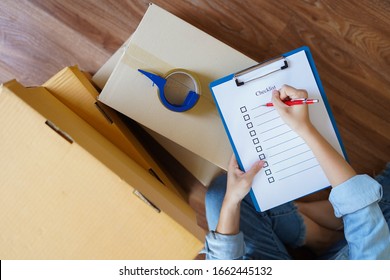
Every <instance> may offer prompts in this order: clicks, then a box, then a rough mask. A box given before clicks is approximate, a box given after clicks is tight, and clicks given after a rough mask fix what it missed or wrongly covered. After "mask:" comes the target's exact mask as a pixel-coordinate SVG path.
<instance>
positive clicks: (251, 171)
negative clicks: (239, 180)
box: [245, 161, 264, 180]
mask: <svg viewBox="0 0 390 280" xmlns="http://www.w3.org/2000/svg"><path fill="white" fill-rule="evenodd" d="M263 165H264V162H263V161H257V162H256V163H255V164H253V165H252V167H251V169H249V170H248V171H247V172H246V173H245V176H246V177H247V179H250V180H253V178H254V177H255V176H256V174H257V173H259V171H260V170H261V169H262V168H263Z"/></svg>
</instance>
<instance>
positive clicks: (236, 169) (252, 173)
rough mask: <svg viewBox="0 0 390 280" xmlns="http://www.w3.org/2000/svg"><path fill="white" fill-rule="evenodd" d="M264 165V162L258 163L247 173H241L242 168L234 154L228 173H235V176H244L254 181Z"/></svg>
mask: <svg viewBox="0 0 390 280" xmlns="http://www.w3.org/2000/svg"><path fill="white" fill-rule="evenodd" d="M263 165H264V162H263V161H257V162H256V163H254V164H253V165H252V167H251V169H249V170H248V171H247V172H243V171H241V169H240V167H239V166H238V163H237V159H236V156H235V155H234V153H233V155H232V157H231V158H230V162H229V167H228V171H229V172H233V173H234V174H237V173H239V174H237V175H242V174H243V175H244V176H245V177H248V179H249V178H250V179H253V177H255V175H256V174H257V173H258V172H259V171H260V170H261V168H262V167H263Z"/></svg>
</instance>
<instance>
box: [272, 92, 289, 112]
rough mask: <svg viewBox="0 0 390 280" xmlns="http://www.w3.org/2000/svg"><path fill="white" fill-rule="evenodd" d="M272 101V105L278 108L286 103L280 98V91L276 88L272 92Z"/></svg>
mask: <svg viewBox="0 0 390 280" xmlns="http://www.w3.org/2000/svg"><path fill="white" fill-rule="evenodd" d="M272 103H273V104H274V106H276V107H279V108H281V107H285V106H286V104H284V102H283V101H282V100H281V99H280V92H279V91H278V90H274V91H273V92H272Z"/></svg>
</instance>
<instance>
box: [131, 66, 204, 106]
mask: <svg viewBox="0 0 390 280" xmlns="http://www.w3.org/2000/svg"><path fill="white" fill-rule="evenodd" d="M138 71H139V72H141V73H142V74H144V75H145V76H147V77H148V78H149V79H151V80H152V82H153V83H154V84H156V85H157V87H158V93H159V97H160V101H161V103H162V104H163V105H164V106H165V107H166V108H168V109H169V110H171V111H174V112H185V111H188V110H189V109H191V108H193V107H194V106H195V104H196V103H197V102H198V100H199V98H200V94H201V93H200V82H199V80H198V78H197V77H196V75H195V74H193V73H192V72H190V71H188V70H186V69H181V68H177V69H173V70H171V71H169V72H167V73H166V74H165V75H164V77H161V76H158V75H156V74H153V73H150V72H147V71H145V70H141V69H138Z"/></svg>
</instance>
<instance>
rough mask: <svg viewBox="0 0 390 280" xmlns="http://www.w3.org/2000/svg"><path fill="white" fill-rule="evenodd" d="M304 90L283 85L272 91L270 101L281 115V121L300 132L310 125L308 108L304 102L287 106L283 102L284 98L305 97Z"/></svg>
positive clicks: (305, 92) (306, 95)
mask: <svg viewBox="0 0 390 280" xmlns="http://www.w3.org/2000/svg"><path fill="white" fill-rule="evenodd" d="M307 97H308V94H307V91H306V90H300V89H295V88H293V87H290V86H287V85H284V86H283V87H282V88H281V89H280V90H279V91H278V90H274V91H273V92H272V102H273V104H274V106H275V108H276V110H277V111H278V113H279V115H280V116H281V117H282V119H283V121H284V122H285V123H286V124H287V125H288V126H289V127H290V128H291V129H292V130H294V131H295V132H297V133H298V134H300V132H301V130H304V129H306V128H310V127H311V122H310V119H309V112H308V111H309V110H308V107H307V105H306V104H304V105H296V106H288V105H286V104H284V103H283V101H285V100H290V99H298V98H307Z"/></svg>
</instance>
